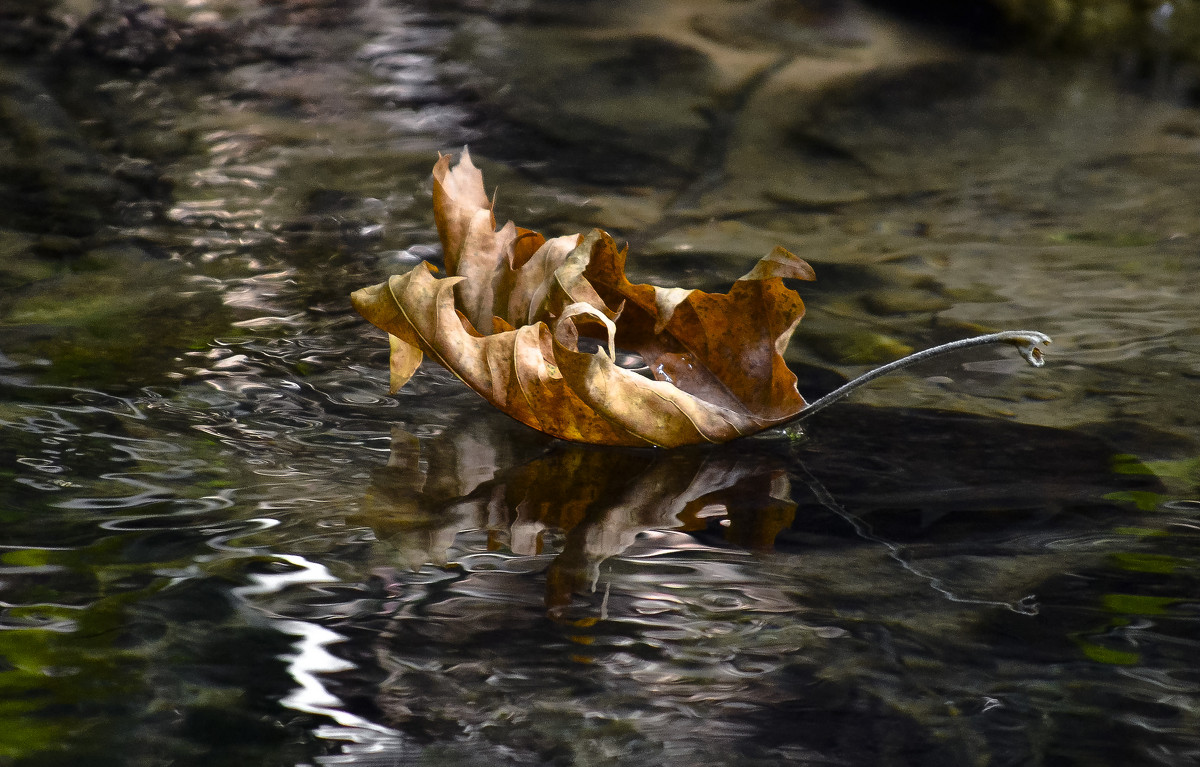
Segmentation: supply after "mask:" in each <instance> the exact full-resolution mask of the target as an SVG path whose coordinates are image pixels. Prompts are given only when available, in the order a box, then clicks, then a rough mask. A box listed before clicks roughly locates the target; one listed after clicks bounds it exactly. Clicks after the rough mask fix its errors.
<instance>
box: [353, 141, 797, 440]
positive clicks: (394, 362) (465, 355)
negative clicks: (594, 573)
mask: <svg viewBox="0 0 1200 767" xmlns="http://www.w3.org/2000/svg"><path fill="white" fill-rule="evenodd" d="M433 176H434V188H433V202H434V215H435V219H436V221H437V226H438V233H439V235H440V237H441V241H442V248H443V251H444V254H445V263H446V271H447V273H448V274H449V275H450V277H448V278H442V279H438V278H435V277H434V276H433V275H432V274H431V268H426V266H418V267H416V268H414V269H413V270H412V271H410V272H408V273H407V274H403V275H397V276H394V277H392V278H391V279H390V280H389V281H388V282H387V283H383V284H380V285H375V286H373V287H370V288H364V289H363V290H359V291H356V292H355V293H354V294H353V296H352V297H351V298H352V300H353V302H354V306H355V308H356V309H358V311H359V312H360V313H361V314H362V315H363V316H364V317H366V318H367V319H368V320H369V321H370V322H371V323H373V324H374V325H376V326H378V327H379V328H381V329H383V330H385V331H387V332H388V333H389V335H390V336H391V339H392V340H391V346H392V354H391V370H392V385H393V389H396V388H399V386H402V385H403V383H404V382H405V381H407V380H408V378H409V377H410V376H411V375H412V374H413V372H414V371H415V369H416V367H417V365H419V364H420V361H421V359H422V357H423V355H428V356H430V357H432V358H433V359H434V360H436V361H437V362H438V363H439V364H441V365H443V366H444V367H446V368H447V369H449V370H450V371H452V372H453V373H454V374H455V375H457V376H458V377H459V378H461V379H462V380H463V381H464V382H465V383H466V384H467V385H468V386H470V387H471V388H472V389H474V390H475V391H476V392H478V393H479V394H480V395H482V396H483V397H484V398H485V399H487V400H488V401H489V402H491V403H492V404H493V405H495V406H496V407H498V408H500V409H501V410H503V411H504V412H505V413H508V414H509V415H511V416H512V417H513V418H516V419H517V420H519V421H521V422H522V423H525V424H527V425H529V426H531V427H533V428H535V429H538V430H540V431H543V432H545V433H547V434H550V435H553V436H556V437H561V438H563V439H568V440H574V441H578V442H588V443H593V444H607V445H656V446H660V447H676V446H679V445H686V444H693V443H702V442H725V441H728V440H731V439H734V438H736V437H739V436H744V435H747V434H752V433H754V432H757V431H761V430H762V429H764V428H767V427H769V426H773V425H775V424H778V423H781V422H783V421H786V420H788V419H790V418H791V417H792V416H794V415H795V414H796V413H798V412H799V411H800V410H801V409H803V408H804V406H805V402H804V400H803V398H801V396H800V394H799V392H798V391H797V390H796V377H795V376H794V375H793V374H792V373H791V371H790V370H788V368H787V365H786V364H785V363H784V361H783V356H782V355H783V352H784V350H785V349H786V348H787V344H788V341H789V339H790V338H791V335H792V332H793V331H794V330H795V328H796V325H797V324H798V323H799V321H800V318H801V317H802V316H803V315H804V304H803V302H802V301H801V300H800V297H799V296H798V295H796V293H795V292H794V291H792V290H790V289H789V288H787V287H786V286H784V284H783V278H785V277H787V278H796V279H813V272H812V267H810V266H809V265H808V264H807V263H805V262H804V261H803V260H802V259H800V258H797V257H796V256H794V255H792V254H791V253H789V252H787V251H786V250H784V249H782V248H776V249H775V250H773V251H772V252H771V253H770V254H769V255H767V256H766V257H765V258H763V259H762V260H761V261H760V262H759V263H758V264H757V265H756V266H755V267H754V268H753V269H752V270H751V271H750V272H749V273H748V274H747V275H745V276H744V277H742V278H741V279H740V280H738V281H737V282H736V283H735V284H734V286H733V287H732V288H731V289H730V290H729V292H727V293H705V292H703V291H699V290H683V289H680V288H663V287H658V286H654V285H637V284H633V283H631V282H630V281H629V280H628V279H627V278H626V276H625V257H626V252H625V251H624V250H619V249H618V248H617V246H616V243H614V242H613V240H612V238H611V237H609V236H608V234H606V233H605V232H603V231H600V230H598V229H597V230H593V231H592V232H590V233H589V234H587V235H586V236H580V235H570V236H567V237H556V238H553V239H550V240H546V239H544V238H543V237H542V236H541V235H539V234H537V233H536V232H530V231H528V230H524V229H518V228H517V227H516V226H514V225H513V224H512V223H511V222H510V223H508V224H505V225H504V226H503V227H502V228H500V229H499V230H498V231H497V230H496V221H495V217H494V216H493V215H492V204H491V203H490V202H489V201H488V198H487V195H486V194H485V192H484V188H483V177H482V174H481V173H480V172H479V170H478V169H477V168H476V167H475V166H474V165H473V164H472V163H471V160H470V157H469V156H468V155H467V153H466V151H465V150H464V152H463V157H462V160H461V161H460V162H459V163H458V165H456V166H454V167H453V168H452V167H451V166H450V157H449V156H443V157H440V158H439V160H438V162H437V165H435V166H434V169H433ZM456 293H457V297H456V295H455V294H456ZM581 336H585V337H589V338H593V339H595V340H596V341H597V342H599V346H600V349H599V350H598V351H596V352H595V353H588V352H585V351H581V350H580V348H579V345H578V339H579V338H580V337H581ZM614 345H615V347H617V348H621V349H625V350H628V351H632V352H636V353H637V354H639V355H640V356H641V357H642V359H643V360H644V361H645V362H646V363H647V365H648V366H649V369H650V372H651V374H652V375H653V379H651V378H647V377H645V376H642V375H639V374H638V373H636V372H633V371H631V370H627V369H625V368H622V367H620V366H618V365H617V364H616V362H615V361H614V357H615V349H614ZM606 350H607V351H606Z"/></svg>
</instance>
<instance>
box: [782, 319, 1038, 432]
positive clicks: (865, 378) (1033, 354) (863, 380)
mask: <svg viewBox="0 0 1200 767" xmlns="http://www.w3.org/2000/svg"><path fill="white" fill-rule="evenodd" d="M998 343H1011V344H1013V345H1014V346H1016V347H1017V349H1018V351H1020V352H1021V356H1022V357H1024V358H1025V361H1026V362H1028V363H1029V364H1030V365H1033V366H1034V367H1035V368H1040V367H1041V366H1042V364H1043V361H1042V350H1041V349H1040V348H1038V346H1039V345H1041V346H1045V345H1047V344H1049V343H1050V336H1048V335H1046V334H1045V333H1039V332H1037V331H1036V330H1005V331H1003V332H1001V333H989V334H988V335H985V336H976V337H974V338H964V339H962V340H959V341H951V342H950V343H948V344H942V345H941V346H934V347H933V348H931V349H924V350H922V351H919V352H915V353H913V354H910V355H908V356H907V357H901V358H900V359H898V360H896V361H895V362H889V363H888V364H886V365H884V366H882V367H877V368H875V369H874V370H872V371H870V372H868V373H864V374H862V375H861V376H859V377H858V378H855V379H854V380H852V381H849V382H847V383H845V384H843V385H842V386H840V387H838V388H837V389H834V390H833V391H831V392H829V393H828V394H826V395H825V396H824V397H821V398H820V399H818V400H816V401H815V402H811V403H809V405H808V406H807V407H805V408H804V409H803V410H801V411H800V412H799V413H797V414H796V415H795V417H793V418H792V419H791V420H789V421H785V422H783V423H781V424H778V425H777V426H776V428H778V426H786V425H791V424H795V423H798V422H800V421H803V420H805V419H806V418H808V417H809V416H811V415H812V414H813V413H815V412H817V411H818V410H823V409H824V408H826V407H828V406H829V405H832V404H833V403H834V402H837V401H838V400H840V399H842V398H843V397H845V396H846V395H847V394H849V393H850V392H852V391H854V390H855V389H858V388H860V387H862V386H864V385H866V384H868V383H870V382H871V381H874V380H875V379H876V378H879V377H880V376H885V375H887V374H888V373H894V372H896V371H897V370H902V369H904V368H907V367H911V366H913V365H915V364H917V363H918V362H924V361H925V360H928V359H932V358H933V357H940V356H942V355H943V354H950V353H951V352H958V351H962V350H963V349H972V348H974V347H976V346H987V345H989V344H998Z"/></svg>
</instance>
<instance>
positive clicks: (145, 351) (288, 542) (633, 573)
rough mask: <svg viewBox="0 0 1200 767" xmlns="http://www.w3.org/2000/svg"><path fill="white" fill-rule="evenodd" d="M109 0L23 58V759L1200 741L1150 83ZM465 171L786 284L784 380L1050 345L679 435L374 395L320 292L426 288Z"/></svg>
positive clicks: (308, 6)
mask: <svg viewBox="0 0 1200 767" xmlns="http://www.w3.org/2000/svg"><path fill="white" fill-rule="evenodd" d="M23 5H25V3H23V2H16V0H14V5H13V8H16V9H18V11H20V7H23ZM19 6H20V7H19ZM68 6H70V7H68ZM86 6H88V4H87V3H72V4H64V6H63V9H60V11H61V12H62V13H65V14H68V16H69V19H70V24H73V25H74V26H71V25H70V24H68V23H67V22H64V21H63V20H62V17H61V16H59V17H54V16H47V15H44V14H42V13H41V12H40V11H39V12H35V11H28V12H26V11H20V12H21V13H23V14H24V15H23V16H21V18H22V19H24V21H23V22H22V24H23V26H21V27H20V29H19V31H18V32H14V31H13V30H17V27H15V26H14V27H10V29H9V30H7V31H0V478H2V480H3V481H0V629H2V630H0V722H2V724H0V767H9V766H10V765H11V767H43V766H50V765H55V766H57V765H89V767H92V766H95V767H105V766H107V765H112V766H113V767H117V766H121V767H125V766H126V765H139V766H140V765H146V766H150V765H192V764H194V765H205V766H206V767H215V766H218V765H220V766H224V765H256V766H257V767H262V766H264V765H268V766H269V765H280V766H282V765H288V766H294V767H300V766H302V765H303V766H305V767H315V766H316V765H362V766H364V767H367V766H370V767H382V766H383V765H410V764H411V765H430V766H432V765H466V766H470V765H488V766H489V767H493V766H495V765H522V766H524V765H645V764H648V763H651V764H658V765H662V766H663V767H675V766H676V765H678V766H679V767H683V766H684V765H688V766H692V765H701V766H708V765H711V766H713V767H716V766H717V765H739V766H743V765H744V766H745V767H759V766H762V767H766V766H767V765H783V764H789V765H791V764H797V765H814V766H815V765H897V766H898V765H946V766H947V767H950V766H954V767H960V766H961V765H979V766H980V767H982V766H983V765H988V766H989V767H999V766H1002V765H1014V766H1015V765H1047V766H1049V765H1055V766H1059V765H1103V764H1112V765H1165V766H1175V765H1180V766H1182V765H1191V764H1196V763H1197V761H1200V670H1198V666H1197V664H1196V660H1195V659H1196V657H1197V653H1198V652H1200V598H1198V596H1197V595H1198V594H1200V409H1198V408H1197V407H1196V402H1197V395H1198V394H1200V334H1198V333H1197V330H1196V329H1197V327H1200V302H1198V301H1197V300H1196V294H1197V292H1198V291H1200V278H1198V277H1197V276H1196V275H1197V273H1198V270H1197V266H1198V265H1200V253H1198V250H1197V243H1198V242H1200V209H1198V208H1197V206H1196V200H1197V199H1200V111H1197V108H1196V106H1195V102H1194V96H1193V97H1189V96H1188V95H1187V93H1188V92H1187V90H1186V88H1184V87H1183V86H1179V85H1178V83H1179V82H1182V80H1180V79H1179V77H1182V76H1183V75H1179V77H1175V75H1177V74H1178V72H1175V71H1174V70H1171V69H1170V68H1169V67H1168V64H1167V63H1165V62H1158V63H1157V64H1155V63H1154V62H1151V66H1150V67H1149V69H1148V70H1147V71H1146V72H1142V71H1135V70H1136V68H1130V67H1122V66H1114V65H1113V62H1112V61H1111V60H1110V59H1108V58H1106V57H1103V56H1095V57H1087V56H1082V57H1080V56H1077V57H1074V58H1067V57H1051V56H1041V55H1034V54H1030V53H1027V52H1023V51H1020V50H1013V49H1010V48H1005V47H1003V46H981V45H974V44H971V43H970V41H964V40H963V39H960V38H959V37H956V36H955V35H953V34H947V33H945V32H944V30H943V31H942V32H939V31H937V30H932V29H930V28H929V27H927V26H922V25H920V24H918V23H916V22H913V21H911V20H905V19H900V18H896V17H892V16H890V15H888V14H886V13H884V12H883V11H881V10H878V9H875V8H874V7H873V6H865V7H864V6H860V5H858V4H857V3H851V2H816V1H814V0H809V1H799V0H797V1H796V2H774V1H769V0H744V1H742V2H733V1H731V0H693V1H691V2H688V1H687V0H647V1H646V2H633V1H632V0H616V1H615V2H606V3H597V2H580V3H565V2H551V1H550V0H502V1H501V2H495V3H485V2H474V1H473V0H453V1H450V0H447V1H446V2H438V1H437V0H272V1H270V2H268V1H267V0H264V1H263V2H261V3H259V2H252V0H187V1H186V2H175V1H174V0H170V1H169V2H162V3H159V2H155V3H152V4H150V5H135V4H120V3H113V4H109V6H106V8H107V10H104V11H103V12H101V13H99V14H97V15H94V16H91V17H88V16H87V14H86V13H85V11H84V10H80V9H81V8H84V7H86ZM64 9H65V10H64ZM0 10H3V9H0ZM13 13H17V11H13ZM8 18H9V17H5V19H6V20H5V21H0V25H4V24H7V23H8V21H7V19H8ZM13 18H16V17H15V16H14V17H13ZM1155 66H1157V67H1158V69H1155ZM1179 72H1183V73H1184V74H1186V67H1182V66H1181V68H1180V70H1179ZM1173 78H1174V79H1173ZM464 146H469V147H470V151H471V155H472V157H473V158H474V160H475V162H476V163H477V164H479V165H480V167H481V168H482V169H483V172H484V179H485V183H486V184H487V185H488V189H489V191H491V190H495V191H496V213H497V218H498V220H499V222H501V223H502V222H504V221H506V220H508V219H512V220H513V221H514V222H516V223H517V224H518V225H520V226H524V227H527V228H530V229H536V230H539V231H542V232H544V233H546V234H547V236H553V235H561V234H568V233H573V232H586V231H589V230H590V229H591V228H593V227H603V228H605V229H606V230H607V231H609V232H611V233H612V234H613V236H614V237H616V238H617V239H618V240H619V241H621V242H627V243H628V244H629V252H630V255H629V271H630V273H631V276H632V277H633V278H634V280H635V281H641V282H650V283H654V284H661V285H678V286H681V287H684V288H700V289H704V290H710V291H716V290H724V289H726V288H727V287H728V285H729V284H730V283H731V282H732V281H733V280H734V279H736V278H737V277H738V276H740V275H741V274H744V273H745V272H746V271H747V270H748V269H749V267H750V266H751V265H753V264H754V262H755V261H756V260H757V259H758V258H760V257H761V256H763V255H765V254H766V253H768V252H769V251H770V250H771V249H772V248H773V247H775V246H776V245H782V246H784V247H786V248H788V249H789V250H791V251H792V252H794V253H796V254H798V255H800V256H802V257H803V258H805V259H806V260H807V261H808V262H809V263H811V264H812V265H813V267H814V269H815V271H816V273H817V278H818V279H817V281H816V282H814V283H803V284H798V285H797V286H796V288H797V290H798V292H800V294H801V295H802V296H803V299H804V301H805V304H806V306H807V314H806V316H805V318H804V320H803V321H802V322H801V324H800V326H799V329H798V330H797V332H796V335H795V337H794V340H793V342H792V345H791V347H790V348H789V350H788V352H787V355H786V357H787V360H788V362H789V364H790V365H791V366H792V368H793V369H794V370H795V371H796V373H797V375H798V376H799V379H800V390H801V392H802V393H803V394H804V395H805V397H807V398H808V399H809V400H810V401H811V400H812V399H815V398H816V397H817V396H820V395H821V394H823V393H825V392H828V391H830V390H832V389H833V388H836V387H837V386H838V385H840V384H841V383H843V382H845V381H846V380H848V379H850V378H852V377H854V376H856V375H859V374H862V373H864V372H866V371H868V370H870V369H872V368H874V367H877V366H879V365H880V364H884V363H886V362H889V361H891V360H893V359H896V358H898V357H900V356H903V355H904V354H906V353H909V352H911V351H912V350H916V349H921V348H926V347H929V346H933V345H936V344H938V343H943V342H947V341H951V340H954V339H957V338H963V337H966V336H969V335H975V334H979V333H985V332H993V331H998V330H1002V329H1035V330H1038V331H1042V332H1045V333H1047V334H1048V335H1050V336H1051V337H1053V339H1054V343H1053V345H1051V346H1050V347H1049V348H1048V349H1047V360H1046V365H1045V367H1044V368H1041V369H1036V370H1035V369H1032V368H1030V367H1029V366H1027V365H1026V364H1025V363H1024V362H1023V361H1022V360H1021V359H1020V357H1019V356H1018V355H1017V354H1016V353H1015V352H1014V350H1011V349H995V348H990V349H981V350H973V351H971V352H970V353H968V354H964V355H961V356H958V357H947V358H941V359H938V360H934V361H930V362H927V363H924V364H922V365H921V366H918V367H916V368H913V369H910V370H907V371H904V372H902V373H899V374H897V375H895V376H891V377H888V378H884V379H881V380H880V381H878V382H876V383H873V384H872V385H871V386H870V387H868V388H866V389H863V390H862V391H860V392H857V393H856V394H854V395H853V396H852V397H851V398H849V399H848V400H847V401H845V402H843V403H839V404H837V405H834V406H831V407H830V408H829V409H828V410H825V411H823V412H821V413H820V414H818V415H815V416H814V417H813V418H812V419H811V420H810V421H807V422H805V424H804V429H803V430H802V431H801V430H799V429H792V430H777V431H774V432H767V433H764V434H762V435H759V436H756V437H753V438H748V439H743V440H739V441H735V442H733V443H728V444H725V445H718V446H710V447H706V448H682V449H679V450H672V451H666V450H657V451H656V450H649V449H646V450H640V449H630V450H621V449H602V448H595V447H589V446H585V445H576V444H571V443H566V442H562V441H557V440H552V439H550V438H548V437H545V436H544V435H541V434H539V433H537V432H535V431H533V430H531V429H529V428H527V427H525V426H523V425H521V424H519V423H517V422H515V421H513V420H511V419H509V418H508V417H506V416H504V415H503V414H501V413H499V412H496V411H493V410H492V409H491V408H490V407H489V406H487V404H486V403H485V402H484V401H483V400H481V399H480V398H479V397H478V396H477V395H476V394H474V393H473V392H471V391H470V390H469V389H467V388H466V386H464V385H463V384H462V383H461V382H460V381H458V380H457V379H456V378H455V377H454V376H453V375H452V374H451V373H449V372H447V371H445V370H443V369H442V368H440V367H438V366H437V365H435V364H433V363H431V362H429V361H427V362H426V363H425V365H424V366H423V367H422V368H421V369H420V371H419V372H418V373H417V375H416V376H415V377H414V378H413V379H412V381H411V382H409V384H408V385H407V386H405V387H404V388H403V389H401V390H400V391H399V392H397V393H395V394H389V393H388V345H387V341H386V338H385V337H384V335H383V334H382V333H381V332H379V331H377V330H376V329H375V328H373V327H372V326H370V325H369V324H368V323H366V322H365V321H364V320H363V319H362V318H361V317H359V316H358V315H357V314H356V313H355V312H354V311H353V309H352V308H351V306H350V304H349V299H348V296H349V293H350V292H351V291H353V290H356V289H358V288H360V287H364V286H367V285H371V284H374V283H377V282H380V281H381V280H384V279H386V278H387V276H388V275H390V274H395V273H399V272H403V271H407V270H409V269H411V268H412V267H413V266H415V265H417V264H418V263H419V262H421V261H422V260H428V261H430V262H432V263H434V264H439V265H440V264H441V257H442V256H441V248H440V245H439V244H438V236H437V232H436V230H435V228H434V220H433V212H432V207H431V180H430V176H429V174H430V169H431V168H432V166H433V164H434V162H435V161H436V160H437V158H438V154H439V152H441V153H447V152H452V153H457V152H459V151H461V148H462V147H464Z"/></svg>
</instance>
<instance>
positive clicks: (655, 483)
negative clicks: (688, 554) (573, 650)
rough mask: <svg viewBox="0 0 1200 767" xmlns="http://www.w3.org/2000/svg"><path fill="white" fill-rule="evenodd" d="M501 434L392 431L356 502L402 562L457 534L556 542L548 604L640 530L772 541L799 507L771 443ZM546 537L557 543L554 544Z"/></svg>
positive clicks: (517, 544) (557, 604)
mask: <svg viewBox="0 0 1200 767" xmlns="http://www.w3.org/2000/svg"><path fill="white" fill-rule="evenodd" d="M509 442H510V440H509V437H508V435H507V433H506V432H498V431H496V430H495V429H488V428H471V427H470V426H466V427H462V428H454V429H451V430H448V431H446V432H444V433H443V434H441V435H439V436H438V437H436V438H434V439H432V440H430V441H429V444H428V446H427V449H426V455H425V456H424V459H422V448H421V443H420V442H419V441H418V440H417V438H416V437H414V436H412V435H411V434H409V433H407V432H405V431H402V430H396V431H394V432H393V435H392V450H391V456H390V459H389V461H388V465H387V466H386V467H385V468H382V469H379V470H377V471H376V472H375V473H374V475H373V477H372V481H371V484H370V487H369V488H368V490H367V493H366V497H365V498H364V501H363V504H362V509H361V510H360V511H359V513H357V514H355V515H352V516H350V517H348V519H347V521H348V522H349V523H351V524H363V525H367V526H369V527H370V528H372V529H373V530H374V531H375V534H376V536H377V538H378V539H379V540H380V541H381V542H383V543H384V544H386V545H387V546H389V547H390V548H391V549H393V550H394V558H395V559H397V560H398V561H399V563H400V564H401V565H402V566H407V567H411V568H413V569H419V568H420V567H421V566H422V565H425V564H427V563H428V564H434V565H446V563H447V561H448V552H449V550H450V548H451V547H452V546H453V544H454V542H455V538H456V537H457V536H458V534H459V533H462V532H466V531H484V532H486V536H487V548H488V550H492V551H494V550H499V549H507V550H509V551H511V552H512V553H513V554H515V555H517V556H536V555H540V554H543V553H548V550H549V549H551V548H553V549H555V550H556V551H557V553H556V555H555V556H554V558H553V560H552V561H551V563H550V565H549V569H548V570H547V573H546V581H547V585H546V597H545V604H546V607H547V608H549V609H551V611H554V610H556V609H558V608H562V607H565V606H566V605H567V604H569V602H570V600H571V596H572V594H574V593H576V592H579V591H582V590H590V591H595V590H596V587H597V582H598V579H599V567H600V563H601V562H603V561H604V560H605V559H608V558H609V557H612V556H614V555H617V554H620V553H621V552H623V551H625V550H626V549H628V548H629V547H630V546H631V545H632V544H633V543H634V541H635V540H636V538H637V537H638V536H639V535H640V534H641V533H644V532H646V531H648V530H657V529H679V530H683V531H692V530H699V529H703V528H705V527H707V526H709V525H710V524H712V523H713V521H714V520H717V521H718V524H719V525H720V527H721V528H722V529H723V532H724V535H725V537H726V539H727V540H728V541H730V542H731V543H735V544H737V545H741V546H750V547H770V546H771V545H772V543H773V541H774V540H775V536H776V535H777V534H778V533H779V531H780V530H782V529H784V528H786V527H787V526H789V525H790V524H791V522H792V519H793V516H794V514H795V508H796V507H795V503H793V502H792V501H791V498H790V483H789V480H788V477H787V467H786V464H785V463H784V462H783V460H782V458H781V457H780V455H779V454H778V452H776V451H768V450H761V449H760V450H754V449H747V448H746V447H745V446H744V445H743V446H739V447H737V448H735V449H715V450H692V451H686V450H678V451H672V452H663V451H645V452H642V451H623V452H618V451H607V450H597V449H591V448H587V447H583V446H579V445H569V444H565V443H559V444H556V445H555V446H554V447H553V448H551V449H550V450H549V451H547V452H544V453H542V454H540V455H538V456H537V457H535V458H532V459H531V460H527V461H526V462H521V461H520V460H519V459H518V458H517V456H515V455H513V452H514V451H512V450H511V448H510V446H509ZM551 541H553V543H551Z"/></svg>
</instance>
